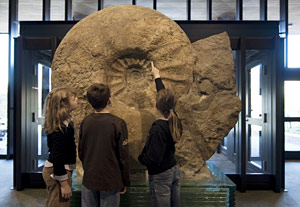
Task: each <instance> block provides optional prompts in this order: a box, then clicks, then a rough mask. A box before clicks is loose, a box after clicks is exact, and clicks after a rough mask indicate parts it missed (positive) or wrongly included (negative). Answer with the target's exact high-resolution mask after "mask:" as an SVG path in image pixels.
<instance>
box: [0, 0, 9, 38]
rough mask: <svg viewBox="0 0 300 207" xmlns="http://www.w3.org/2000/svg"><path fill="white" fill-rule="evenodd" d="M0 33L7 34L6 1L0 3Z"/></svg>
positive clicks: (2, 0)
mask: <svg viewBox="0 0 300 207" xmlns="http://www.w3.org/2000/svg"><path fill="white" fill-rule="evenodd" d="M0 33H8V0H1V1H0Z"/></svg>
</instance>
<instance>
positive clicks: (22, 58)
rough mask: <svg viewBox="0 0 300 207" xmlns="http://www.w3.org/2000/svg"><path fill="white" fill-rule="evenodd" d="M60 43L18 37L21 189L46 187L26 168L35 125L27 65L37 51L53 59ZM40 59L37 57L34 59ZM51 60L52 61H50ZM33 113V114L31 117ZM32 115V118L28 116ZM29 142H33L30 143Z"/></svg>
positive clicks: (17, 182)
mask: <svg viewBox="0 0 300 207" xmlns="http://www.w3.org/2000/svg"><path fill="white" fill-rule="evenodd" d="M58 44H59V39H58V38H57V37H48V38H26V37H17V38H15V61H14V63H15V67H14V74H13V75H14V85H15V87H14V109H15V110H14V113H13V120H14V121H13V123H14V137H13V140H14V152H15V153H14V187H15V188H16V189H17V190H22V189H24V188H26V187H44V186H45V184H44V182H43V179H42V175H41V173H35V172H28V171H27V165H31V164H32V163H31V160H29V159H28V157H27V156H26V153H27V152H26V144H28V143H27V142H28V139H27V137H28V136H29V134H30V133H31V130H32V129H31V128H30V127H28V124H29V122H32V120H31V119H32V117H31V111H30V109H29V108H30V106H29V105H30V103H28V101H29V100H30V95H31V93H30V90H32V84H31V83H29V82H30V78H28V74H27V73H28V71H30V69H28V68H27V67H28V65H29V67H30V66H31V65H30V64H31V61H30V60H31V59H32V58H33V54H32V52H33V51H35V50H51V59H52V57H53V54H54V52H55V50H56V48H57V46H58ZM34 58H36V59H37V57H34ZM51 61H52V60H50V62H51ZM29 114H30V115H29ZM28 115H29V116H28ZM29 141H30V140H29Z"/></svg>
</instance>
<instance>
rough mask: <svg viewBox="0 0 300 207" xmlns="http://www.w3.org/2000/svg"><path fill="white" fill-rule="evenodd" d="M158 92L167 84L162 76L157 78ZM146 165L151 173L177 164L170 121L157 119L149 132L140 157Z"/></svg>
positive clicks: (162, 170)
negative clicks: (162, 79) (163, 81)
mask: <svg viewBox="0 0 300 207" xmlns="http://www.w3.org/2000/svg"><path fill="white" fill-rule="evenodd" d="M155 84H156V89H157V92H158V91H159V90H161V89H164V88H165V86H164V84H163V83H162V81H161V79H160V78H157V79H155ZM138 159H139V161H140V162H141V163H142V164H143V165H146V167H147V169H148V173H149V174H150V175H153V174H158V173H161V172H164V171H166V170H168V169H170V168H171V167H173V166H175V165H176V164H177V162H176V159H175V142H174V141H173V138H172V135H171V132H170V128H169V124H168V121H166V120H156V121H155V122H154V123H153V124H152V126H151V128H150V130H149V133H148V136H147V141H146V145H145V147H144V149H143V151H142V153H141V154H140V156H139V157H138Z"/></svg>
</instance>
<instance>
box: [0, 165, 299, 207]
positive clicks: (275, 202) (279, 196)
mask: <svg viewBox="0 0 300 207" xmlns="http://www.w3.org/2000/svg"><path fill="white" fill-rule="evenodd" d="M0 169H1V170H0V207H28V206H29V207H42V206H44V205H45V196H46V194H45V190H44V189H25V190H23V191H16V190H13V189H12V184H13V176H12V171H13V162H12V161H11V160H0ZM285 170H286V190H287V191H285V192H282V193H274V192H273V191H252V190H248V191H247V192H246V193H240V192H238V191H237V192H236V206H237V207H300V196H299V186H300V161H287V162H286V165H285Z"/></svg>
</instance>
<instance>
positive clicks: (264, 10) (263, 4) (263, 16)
mask: <svg viewBox="0 0 300 207" xmlns="http://www.w3.org/2000/svg"><path fill="white" fill-rule="evenodd" d="M259 19H260V20H262V21H266V20H268V0H260V1H259Z"/></svg>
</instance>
